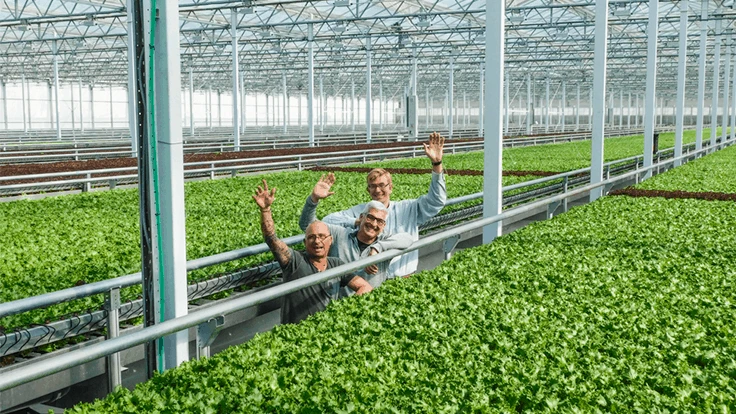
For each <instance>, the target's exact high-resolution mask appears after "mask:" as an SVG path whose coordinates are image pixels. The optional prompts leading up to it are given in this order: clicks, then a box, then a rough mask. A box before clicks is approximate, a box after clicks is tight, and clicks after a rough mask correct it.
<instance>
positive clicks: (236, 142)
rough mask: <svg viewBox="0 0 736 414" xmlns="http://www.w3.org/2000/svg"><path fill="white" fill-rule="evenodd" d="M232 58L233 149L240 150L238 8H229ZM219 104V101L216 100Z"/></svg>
mask: <svg viewBox="0 0 736 414" xmlns="http://www.w3.org/2000/svg"><path fill="white" fill-rule="evenodd" d="M230 37H231V38H232V51H231V52H232V60H233V150H234V151H240V85H239V83H240V74H239V73H238V70H239V69H240V68H239V66H238V9H237V8H232V9H230ZM218 105H219V102H218Z"/></svg>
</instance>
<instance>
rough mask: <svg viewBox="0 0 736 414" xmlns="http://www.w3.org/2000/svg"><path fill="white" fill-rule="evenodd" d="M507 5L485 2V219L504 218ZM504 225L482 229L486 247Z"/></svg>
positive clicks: (490, 0)
mask: <svg viewBox="0 0 736 414" xmlns="http://www.w3.org/2000/svg"><path fill="white" fill-rule="evenodd" d="M505 21H506V2H505V1H497V0H486V56H485V63H486V74H485V76H486V79H485V80H486V82H485V83H486V88H487V89H488V90H487V93H486V96H485V99H486V103H485V110H486V114H485V116H484V120H485V124H486V125H485V128H484V130H485V136H484V139H483V141H484V146H485V151H484V153H483V162H484V165H485V168H484V172H483V217H484V218H488V217H493V216H496V215H498V214H501V208H502V204H503V200H502V194H501V188H502V184H501V179H502V177H501V164H502V163H501V160H502V155H503V146H502V140H503V130H502V127H503V124H502V122H503V112H502V110H501V108H502V107H503V85H504V66H503V63H504V27H505V24H504V23H505ZM501 230H502V227H501V222H496V223H493V224H490V225H488V226H486V227H484V228H483V243H490V242H492V241H493V240H494V239H495V238H496V237H499V236H500V235H501Z"/></svg>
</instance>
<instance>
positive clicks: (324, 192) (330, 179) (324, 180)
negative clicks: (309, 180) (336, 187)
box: [312, 173, 335, 202]
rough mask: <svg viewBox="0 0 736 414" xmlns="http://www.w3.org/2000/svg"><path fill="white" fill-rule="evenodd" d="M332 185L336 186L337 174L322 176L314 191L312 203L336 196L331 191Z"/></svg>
mask: <svg viewBox="0 0 736 414" xmlns="http://www.w3.org/2000/svg"><path fill="white" fill-rule="evenodd" d="M332 184H335V174H333V173H329V174H327V175H322V177H320V179H319V181H317V184H315V185H314V189H313V190H312V201H314V202H318V201H319V200H322V199H323V198H327V197H329V196H331V195H333V194H335V192H334V191H330V188H331V187H332Z"/></svg>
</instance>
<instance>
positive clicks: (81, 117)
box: [78, 78, 84, 132]
mask: <svg viewBox="0 0 736 414" xmlns="http://www.w3.org/2000/svg"><path fill="white" fill-rule="evenodd" d="M78 81H79V127H80V130H81V131H82V132H84V100H83V99H82V79H81V78H80V79H79V80H78Z"/></svg>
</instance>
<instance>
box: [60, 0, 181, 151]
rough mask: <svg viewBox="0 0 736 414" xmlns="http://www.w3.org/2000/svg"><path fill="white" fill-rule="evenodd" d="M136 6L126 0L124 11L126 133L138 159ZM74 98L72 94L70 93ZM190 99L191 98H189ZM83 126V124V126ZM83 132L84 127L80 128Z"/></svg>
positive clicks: (134, 2) (80, 90)
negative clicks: (128, 133) (126, 77)
mask: <svg viewBox="0 0 736 414" xmlns="http://www.w3.org/2000/svg"><path fill="white" fill-rule="evenodd" d="M135 6H136V1H135V0H127V5H126V8H125V11H126V27H127V30H128V33H127V34H128V55H127V58H128V93H127V95H128V131H129V132H130V141H131V150H132V151H131V156H132V157H133V158H138V109H137V108H136V102H137V100H138V97H137V89H136V84H137V82H136V79H135V77H136V76H135V74H136V67H135V20H134V16H133V9H134V8H135ZM190 70H191V69H190ZM79 93H80V95H79V109H80V112H84V110H83V108H82V95H81V93H82V88H81V81H80V88H79ZM72 96H74V92H72ZM190 99H191V98H190ZM83 125H84V124H83ZM82 131H84V127H82Z"/></svg>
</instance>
